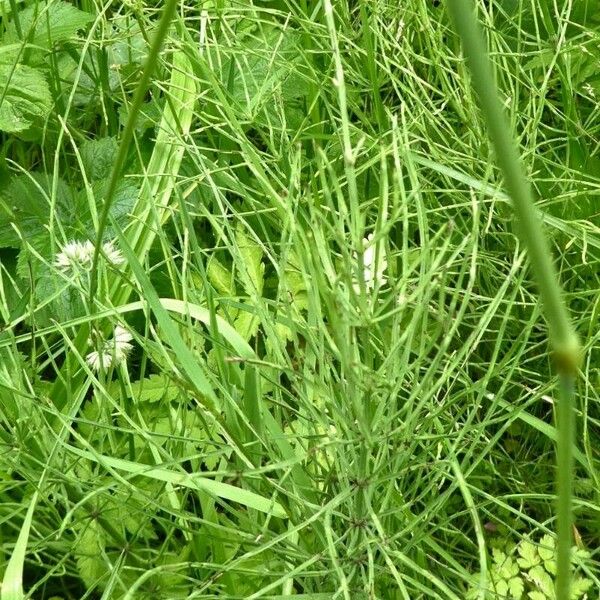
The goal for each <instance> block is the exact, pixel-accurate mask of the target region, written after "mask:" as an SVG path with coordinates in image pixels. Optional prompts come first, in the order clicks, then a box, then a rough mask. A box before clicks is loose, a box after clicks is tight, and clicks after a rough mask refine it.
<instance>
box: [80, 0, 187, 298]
mask: <svg viewBox="0 0 600 600" xmlns="http://www.w3.org/2000/svg"><path fill="white" fill-rule="evenodd" d="M178 3H179V0H167V2H166V3H165V7H164V9H163V13H162V16H161V18H160V21H159V23H158V27H157V30H156V34H155V35H154V41H153V42H152V46H151V47H150V51H149V52H148V57H147V58H146V64H145V66H144V70H143V72H142V77H141V79H140V82H139V83H138V86H137V89H136V90H135V94H134V96H133V100H132V102H131V107H130V109H129V116H128V117H127V123H126V124H125V130H124V131H123V136H122V137H121V143H120V146H119V152H118V153H117V158H116V159H115V164H114V165H113V169H112V173H111V174H110V179H109V181H108V187H107V190H106V194H105V196H104V206H103V207H102V212H101V213H100V218H99V220H98V232H97V233H96V248H95V250H94V260H93V265H92V270H91V273H92V277H91V281H90V306H94V296H95V294H96V287H97V285H98V279H97V271H98V257H99V255H100V249H101V246H102V236H103V235H104V230H105V229H106V225H107V224H108V215H109V213H110V207H111V205H112V202H113V199H114V196H115V192H116V190H117V184H118V183H119V179H120V178H121V172H122V170H123V167H124V166H125V159H126V158H127V154H128V153H129V144H130V143H131V139H132V138H133V133H134V131H135V124H136V121H137V116H138V114H139V112H140V109H141V108H142V104H143V103H144V98H145V96H146V92H147V91H148V87H149V86H150V78H151V77H152V74H153V73H154V69H155V67H156V63H157V62H158V55H159V53H160V50H161V48H162V44H163V41H164V39H165V38H166V37H167V32H168V31H169V27H170V25H171V20H172V19H173V15H174V14H175V9H176V8H177V4H178Z"/></svg>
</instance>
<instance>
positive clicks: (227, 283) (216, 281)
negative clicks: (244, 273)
mask: <svg viewBox="0 0 600 600" xmlns="http://www.w3.org/2000/svg"><path fill="white" fill-rule="evenodd" d="M206 274H207V275H208V280H209V281H210V283H211V284H212V285H213V287H214V288H215V289H216V290H217V292H219V294H223V296H234V295H235V284H234V282H233V274H232V273H231V271H230V270H229V269H228V268H227V267H225V266H224V265H223V264H222V263H221V262H219V260H217V259H216V258H215V257H214V256H213V257H212V258H211V259H210V260H209V261H208V267H207V269H206Z"/></svg>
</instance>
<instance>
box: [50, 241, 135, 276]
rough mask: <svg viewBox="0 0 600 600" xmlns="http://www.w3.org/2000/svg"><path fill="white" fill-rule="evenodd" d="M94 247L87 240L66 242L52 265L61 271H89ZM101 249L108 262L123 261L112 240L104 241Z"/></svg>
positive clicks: (118, 263) (118, 262) (116, 263)
mask: <svg viewBox="0 0 600 600" xmlns="http://www.w3.org/2000/svg"><path fill="white" fill-rule="evenodd" d="M94 249H95V247H94V244H93V243H92V242H90V241H89V240H87V241H85V242H68V243H67V244H65V245H64V246H63V248H62V250H61V251H60V252H59V253H58V254H57V255H56V260H55V261H54V266H55V267H57V268H59V269H60V270H61V271H81V270H84V271H89V270H90V269H91V268H92V264H93V262H94ZM102 250H103V252H104V255H105V256H106V259H107V260H108V262H109V263H111V264H113V265H120V264H122V263H123V262H124V258H123V255H122V254H121V251H120V250H119V249H118V248H117V247H116V246H115V245H114V243H113V242H106V243H104V244H103V245H102Z"/></svg>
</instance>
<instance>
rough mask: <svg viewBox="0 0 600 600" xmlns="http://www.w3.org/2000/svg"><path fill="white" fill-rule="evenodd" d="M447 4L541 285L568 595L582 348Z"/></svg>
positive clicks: (561, 558)
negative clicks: (551, 362)
mask: <svg viewBox="0 0 600 600" xmlns="http://www.w3.org/2000/svg"><path fill="white" fill-rule="evenodd" d="M448 7H449V10H450V14H451V17H452V20H453V22H454V26H455V28H456V30H457V32H458V34H459V36H460V38H461V41H462V46H463V50H464V54H465V56H466V59H467V63H468V65H469V68H470V71H471V75H472V83H473V87H474V88H475V91H476V92H477V96H478V98H479V105H480V107H481V112H482V114H483V117H484V120H485V123H486V126H487V131H488V135H489V138H490V141H491V143H492V146H493V148H494V150H495V155H496V161H497V163H498V166H499V167H500V170H501V172H502V175H503V176H504V185H505V187H506V190H507V192H508V194H509V196H510V198H511V200H512V205H513V209H514V212H515V215H516V217H517V219H518V222H519V225H520V229H521V236H522V238H523V241H524V243H525V246H526V248H527V252H528V255H529V259H530V261H531V267H532V269H533V272H534V274H535V277H536V280H537V284H538V287H539V292H540V297H541V299H542V303H543V306H544V310H545V313H546V320H547V322H548V332H549V338H550V343H551V346H552V349H553V352H554V358H555V365H556V370H557V372H558V375H559V379H560V396H559V401H558V407H557V424H558V443H557V472H558V475H557V496H558V502H557V528H556V529H557V537H558V544H557V550H558V552H557V571H556V597H557V598H561V599H562V598H570V597H571V596H570V589H571V567H570V565H571V561H570V552H571V527H572V514H571V504H572V499H571V496H572V475H571V474H572V464H573V444H574V428H575V419H574V413H573V406H572V404H573V397H574V384H575V377H576V375H577V371H578V367H579V363H580V360H581V349H580V344H579V340H578V338H577V335H576V333H575V331H574V329H573V327H572V325H571V321H570V318H569V315H568V311H567V308H566V306H565V303H564V301H563V298H562V292H561V288H560V284H559V282H558V277H557V274H556V271H555V268H554V265H553V262H552V256H551V252H550V247H549V245H548V243H547V241H546V238H545V237H544V233H543V231H542V224H541V220H540V218H539V215H538V214H537V210H536V208H535V206H534V203H533V197H532V192H531V187H530V185H529V183H528V181H527V178H526V176H525V173H524V171H523V168H522V165H521V163H520V160H519V155H518V151H517V147H516V145H515V142H514V140H513V139H512V138H511V134H510V128H509V123H508V120H507V118H506V116H505V115H504V113H503V111H502V105H501V102H500V99H499V92H498V88H497V86H496V83H495V80H494V76H493V73H492V67H491V64H490V60H489V58H488V56H487V53H486V48H485V42H484V39H483V36H482V33H481V31H480V29H479V26H478V23H477V19H476V16H475V12H474V7H473V5H472V3H471V2H469V1H468V0H449V2H448Z"/></svg>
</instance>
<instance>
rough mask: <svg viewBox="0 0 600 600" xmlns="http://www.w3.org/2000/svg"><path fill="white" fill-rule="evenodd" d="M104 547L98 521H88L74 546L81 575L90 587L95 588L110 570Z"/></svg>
mask: <svg viewBox="0 0 600 600" xmlns="http://www.w3.org/2000/svg"><path fill="white" fill-rule="evenodd" d="M104 549H105V541H104V535H103V532H102V528H101V527H100V525H99V524H98V521H96V520H94V519H90V520H88V521H86V524H85V526H84V529H83V531H82V532H81V534H80V536H79V539H78V540H77V543H76V545H75V547H74V553H75V556H76V557H77V570H78V571H79V576H80V577H81V579H82V580H83V582H84V583H85V585H86V586H87V587H88V588H90V589H92V588H94V587H95V586H96V585H97V584H98V582H99V581H100V580H101V579H102V578H103V577H104V576H105V575H106V573H107V571H108V569H107V566H106V565H105V564H104V561H103V560H102V552H103V551H104Z"/></svg>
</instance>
